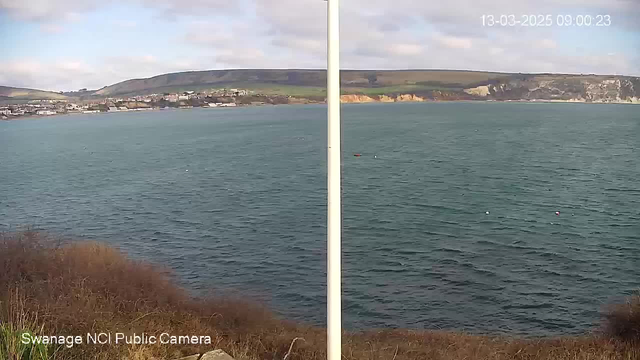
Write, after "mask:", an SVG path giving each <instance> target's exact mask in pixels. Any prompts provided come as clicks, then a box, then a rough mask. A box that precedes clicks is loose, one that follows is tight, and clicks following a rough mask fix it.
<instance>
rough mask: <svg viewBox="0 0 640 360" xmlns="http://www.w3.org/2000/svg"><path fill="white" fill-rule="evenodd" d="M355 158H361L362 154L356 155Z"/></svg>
mask: <svg viewBox="0 0 640 360" xmlns="http://www.w3.org/2000/svg"><path fill="white" fill-rule="evenodd" d="M353 156H355V157H360V156H362V154H355V155H353Z"/></svg>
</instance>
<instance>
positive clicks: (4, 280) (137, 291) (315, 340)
mask: <svg viewBox="0 0 640 360" xmlns="http://www.w3.org/2000/svg"><path fill="white" fill-rule="evenodd" d="M15 309H19V310H20V311H19V315H16V311H15ZM639 312H640V301H638V299H635V300H633V301H632V302H630V303H629V304H626V305H624V306H621V307H616V308H615V309H614V310H613V311H612V313H611V314H610V315H609V317H608V320H609V322H608V326H607V329H608V330H610V331H611V335H612V336H605V335H602V336H591V335H589V336H583V337H566V338H554V339H537V340H525V339H516V338H507V337H489V336H472V335H465V334H461V333H446V332H432V331H408V330H384V331H371V332H365V333H345V335H344V340H343V341H344V346H343V351H344V357H345V359H347V360H355V359H368V360H378V359H380V360H383V359H384V360H405V359H434V360H438V359H442V360H444V359H447V360H458V359H459V360H462V359H468V360H472V359H478V360H482V359H486V360H489V359H491V360H500V359H523V360H524V359H546V360H552V359H553V360H565V359H566V360H568V359H571V360H587V359H589V360H597V359H599V360H604V359H612V360H613V359H626V360H632V359H640V347H638V346H637V344H634V342H633V340H634V339H635V340H637V339H638V328H639V327H638V326H639V322H638V313H639ZM16 316H20V317H22V318H29V319H32V320H33V321H32V322H36V323H38V324H40V326H41V327H42V328H40V327H38V328H37V329H35V330H34V329H32V330H34V331H39V332H41V333H42V334H45V335H54V334H55V335H86V333H88V332H90V333H93V332H124V333H134V332H135V333H137V334H141V333H143V332H144V333H145V334H160V333H162V332H167V333H170V334H174V335H208V336H211V339H212V344H211V345H148V346H93V345H86V344H84V345H80V346H74V347H73V348H65V347H62V348H57V349H54V350H55V351H56V352H55V358H58V359H150V358H159V359H171V358H175V357H179V356H181V355H190V354H195V353H203V352H205V351H209V350H212V349H213V348H222V349H223V350H225V351H226V352H228V353H229V354H231V355H233V356H235V357H236V359H247V360H253V359H283V358H284V357H285V355H286V354H287V353H288V352H289V351H290V350H291V353H290V354H289V356H288V357H287V359H288V360H295V359H305V360H306V359H308V360H316V359H318V360H319V359H325V346H326V342H325V330H324V329H321V328H316V327H309V326H302V325H299V324H295V323H291V322H287V321H283V320H280V319H278V318H276V317H275V316H274V315H272V314H271V313H270V312H269V311H267V310H266V309H264V308H262V307H260V306H256V305H249V304H246V303H243V302H240V301H234V300H232V299H216V298H212V299H195V298H192V297H190V296H189V295H188V293H187V292H186V291H185V290H184V289H182V288H180V287H179V286H177V285H176V283H175V282H174V280H173V279H172V277H171V275H170V273H169V272H168V271H166V269H162V268H159V267H156V266H153V265H150V264H148V263H144V262H140V261H135V260H131V259H129V258H127V257H126V256H125V255H124V254H122V253H121V252H119V251H118V250H115V249H113V248H111V247H108V246H106V245H103V244H99V243H93V242H77V243H64V244H60V243H59V242H56V241H53V240H52V239H50V238H47V237H46V236H43V235H40V234H37V233H33V232H24V233H19V234H9V235H6V234H5V235H0V322H4V323H7V322H12V321H13V322H17V320H16V319H15V317H16ZM23 322H24V321H23ZM42 334H41V335H42ZM615 336H619V339H618V338H615ZM295 338H300V339H299V340H298V341H296V342H295V344H293V346H292V341H293V340H294V339H295Z"/></svg>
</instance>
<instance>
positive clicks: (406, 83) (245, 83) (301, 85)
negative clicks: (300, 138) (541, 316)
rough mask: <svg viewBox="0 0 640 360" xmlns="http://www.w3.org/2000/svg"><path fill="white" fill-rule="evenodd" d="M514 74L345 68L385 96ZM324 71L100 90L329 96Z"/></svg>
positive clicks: (198, 76)
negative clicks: (213, 90) (233, 90)
mask: <svg viewBox="0 0 640 360" xmlns="http://www.w3.org/2000/svg"><path fill="white" fill-rule="evenodd" d="M508 76H510V74H503V73H490V72H477V71H449V70H386V71H381V70H344V71H342V80H341V81H342V85H343V88H344V90H345V92H354V91H355V92H363V93H375V94H383V93H388V92H408V91H409V92H410V91H419V90H432V89H434V88H438V89H440V88H442V89H457V90H460V89H462V88H464V87H467V86H469V85H472V84H476V83H483V82H487V81H488V80H492V79H496V78H501V77H508ZM326 83H327V77H326V71H325V70H268V69H267V70H255V69H248V70H210V71H190V72H181V73H172V74H164V75H158V76H154V77H151V78H147V79H133V80H127V81H123V82H121V83H117V84H114V85H111V86H107V87H105V88H102V89H100V90H98V91H96V92H95V93H94V94H95V95H99V96H115V95H134V94H148V93H162V92H173V91H181V90H199V89H203V88H212V87H215V88H223V87H227V88H229V87H231V88H233V87H235V88H242V89H248V90H255V91H259V92H261V93H264V94H278V95H299V96H309V95H322V94H325V93H326V90H325V88H326Z"/></svg>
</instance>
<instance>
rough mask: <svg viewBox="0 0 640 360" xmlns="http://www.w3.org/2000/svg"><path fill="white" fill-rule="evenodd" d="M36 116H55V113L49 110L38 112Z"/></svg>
mask: <svg viewBox="0 0 640 360" xmlns="http://www.w3.org/2000/svg"><path fill="white" fill-rule="evenodd" d="M36 115H56V112H55V111H51V110H38V112H36Z"/></svg>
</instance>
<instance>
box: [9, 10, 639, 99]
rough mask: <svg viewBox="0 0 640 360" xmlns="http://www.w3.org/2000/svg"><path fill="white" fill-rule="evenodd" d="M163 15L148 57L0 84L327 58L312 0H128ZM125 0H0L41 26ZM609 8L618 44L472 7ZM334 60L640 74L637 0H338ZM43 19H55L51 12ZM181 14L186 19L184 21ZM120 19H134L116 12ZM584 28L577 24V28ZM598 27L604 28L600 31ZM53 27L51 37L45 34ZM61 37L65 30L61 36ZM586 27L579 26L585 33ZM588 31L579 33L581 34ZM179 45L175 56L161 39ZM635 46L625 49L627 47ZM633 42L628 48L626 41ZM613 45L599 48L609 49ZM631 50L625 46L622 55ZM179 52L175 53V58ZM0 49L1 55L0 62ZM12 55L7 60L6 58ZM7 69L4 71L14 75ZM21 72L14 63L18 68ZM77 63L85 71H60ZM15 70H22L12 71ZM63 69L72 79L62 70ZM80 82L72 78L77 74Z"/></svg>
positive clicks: (57, 26) (358, 64) (351, 64)
mask: <svg viewBox="0 0 640 360" xmlns="http://www.w3.org/2000/svg"><path fill="white" fill-rule="evenodd" d="M133 3H134V4H137V5H143V6H145V7H147V8H149V9H151V11H152V13H153V14H155V15H159V16H160V17H159V18H158V19H157V20H158V21H159V22H158V26H163V25H166V24H167V22H166V21H167V20H168V19H169V20H170V19H176V18H180V19H181V21H180V22H174V23H170V25H171V26H174V29H176V30H175V31H174V34H173V35H172V36H170V37H169V38H167V39H166V43H167V45H168V46H167V47H166V48H162V49H148V50H149V52H150V54H149V55H148V56H138V57H130V56H125V54H117V53H116V55H114V56H113V57H109V58H104V59H98V60H94V61H92V62H87V60H86V59H83V56H84V54H81V53H78V54H70V55H69V56H75V57H77V59H75V60H68V59H66V60H65V59H61V60H59V61H57V62H56V64H55V69H57V70H56V71H59V72H60V74H62V75H60V76H58V74H53V72H52V71H47V69H46V68H45V66H44V65H43V64H40V63H37V62H36V61H35V60H34V59H35V57H36V56H37V54H34V57H33V58H32V59H31V60H29V59H23V60H25V61H26V63H25V65H24V66H23V67H22V68H20V67H19V66H18V65H17V64H7V63H6V61H5V63H4V64H0V65H7V66H3V67H1V68H0V83H9V82H12V83H13V84H16V83H21V84H25V85H29V86H32V87H47V88H53V89H55V88H58V87H61V88H64V89H67V88H73V87H75V86H76V84H77V85H78V86H79V87H89V88H95V87H101V86H104V85H109V84H112V83H114V82H117V81H121V80H125V79H129V78H140V77H147V76H153V75H158V74H161V73H166V72H171V71H182V70H201V69H211V68H323V67H324V66H325V65H326V59H325V58H326V55H325V48H326V2H324V1H322V0H237V1H228V0H192V1H189V2H184V1H178V0H134V2H133ZM111 4H118V6H127V4H128V3H127V2H125V1H124V0H49V1H46V0H22V1H16V0H0V12H5V13H7V14H9V15H10V16H12V17H14V18H16V19H21V20H23V21H37V22H39V23H40V24H41V29H42V30H43V31H47V32H49V33H54V35H55V33H56V32H60V31H64V25H65V22H68V21H73V20H74V19H77V18H78V17H79V16H80V15H79V14H81V13H83V12H88V11H99V10H100V8H103V7H106V6H110V5H111ZM503 13H514V14H529V13H533V14H537V13H551V14H561V13H562V14H565V13H591V14H597V13H609V14H611V15H612V16H613V19H614V22H615V24H616V26H618V27H624V29H627V30H629V34H631V35H630V40H632V42H633V40H635V41H636V44H635V45H634V44H629V46H627V47H625V48H616V47H615V46H617V45H612V46H614V47H612V48H607V49H606V50H603V51H600V52H597V51H593V50H587V49H589V47H588V46H583V48H584V49H583V50H580V49H579V46H580V44H579V42H576V43H568V42H566V40H564V38H563V37H561V36H560V35H559V34H560V33H561V32H562V31H563V30H562V29H559V28H530V29H524V28H486V27H482V24H481V18H480V17H481V16H482V14H494V15H498V14H503ZM341 14H342V21H341V30H342V64H343V66H344V67H348V68H359V69H362V68H368V69H375V68H379V69H402V68H449V69H474V70H491V71H507V72H573V73H581V72H582V73H619V74H622V73H624V74H630V75H640V62H639V61H637V60H638V59H632V58H631V56H632V55H633V54H631V53H633V49H635V50H638V51H636V53H640V26H639V24H640V22H638V21H637V19H640V3H639V1H638V0H518V1H514V0H492V1H480V2H479V1H472V0H449V1H446V2H437V3H434V2H431V1H415V0H395V1H388V0H349V1H343V2H342V10H341ZM52 19H60V20H59V21H57V22H52ZM185 24H186V25H185ZM113 25H115V26H119V27H124V28H134V27H135V28H136V31H139V30H140V31H141V30H143V29H140V28H141V26H140V25H139V24H138V23H136V22H135V21H131V20H128V21H117V20H115V21H114V22H113ZM587 31H588V30H584V34H587ZM602 31H605V30H602ZM54 35H51V36H54ZM63 35H64V36H67V35H69V36H71V35H70V34H68V32H64V34H60V35H59V36H60V37H61V38H62V36H63ZM586 36H588V35H585V37H586ZM585 41H588V40H585ZM172 43H173V44H175V45H176V47H178V48H180V49H185V46H186V47H189V46H191V49H193V53H194V54H198V55H197V56H198V58H197V59H193V57H194V55H193V54H190V53H189V52H188V51H186V52H185V53H184V54H179V55H177V54H174V53H173V52H172V50H167V49H172V47H171V44H172ZM634 46H635V48H634ZM630 49H632V50H630ZM610 52H611V53H615V54H616V55H615V56H613V55H612V56H609V55H607V54H608V53H610ZM630 54H631V55H630ZM174 56H179V57H181V58H178V59H176V58H173V57H174ZM1 59H2V57H0V62H1V61H2V60H1ZM9 65H11V66H12V67H8V66H9ZM8 69H14V74H13V75H12V74H11V73H10V71H9V70H8ZM18 70H19V71H18ZM77 72H82V74H83V76H82V77H78V76H75V77H74V76H71V75H70V74H73V73H77ZM15 74H22V75H20V76H18V75H15ZM67 77H70V78H73V80H72V79H68V78H67ZM81 83H82V84H81Z"/></svg>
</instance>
